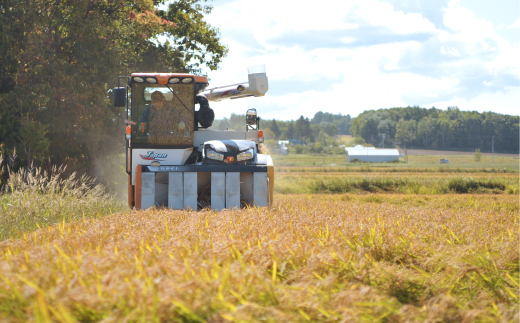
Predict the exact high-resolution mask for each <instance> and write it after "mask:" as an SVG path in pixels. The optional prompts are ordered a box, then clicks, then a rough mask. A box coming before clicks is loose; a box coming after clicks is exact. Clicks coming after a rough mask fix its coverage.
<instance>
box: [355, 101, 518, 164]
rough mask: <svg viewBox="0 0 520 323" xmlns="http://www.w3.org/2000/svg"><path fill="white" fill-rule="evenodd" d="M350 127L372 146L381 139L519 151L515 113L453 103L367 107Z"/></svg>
mask: <svg viewBox="0 0 520 323" xmlns="http://www.w3.org/2000/svg"><path fill="white" fill-rule="evenodd" d="M350 131H351V133H352V135H354V136H357V137H361V138H363V139H364V140H365V141H366V142H367V143H370V144H373V145H374V146H382V145H383V139H384V144H385V147H388V146H394V147H395V146H396V145H398V146H400V147H404V145H405V144H406V146H407V147H408V148H418V149H440V150H458V151H475V150H476V149H480V150H481V151H482V152H491V150H492V148H494V150H495V152H503V153H515V154H517V153H518V152H519V116H511V115H504V114H499V113H495V112H482V113H480V112H477V111H461V110H459V109H458V108H457V107H449V108H448V109H447V110H440V109H436V108H431V109H425V108H420V107H403V108H391V109H379V110H368V111H364V112H363V113H361V114H360V115H358V116H357V117H356V118H354V119H353V121H352V128H351V129H350ZM492 146H494V147H492Z"/></svg>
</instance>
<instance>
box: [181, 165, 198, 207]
mask: <svg viewBox="0 0 520 323" xmlns="http://www.w3.org/2000/svg"><path fill="white" fill-rule="evenodd" d="M184 208H185V209H187V208H191V209H192V210H197V173H191V172H186V173H184Z"/></svg>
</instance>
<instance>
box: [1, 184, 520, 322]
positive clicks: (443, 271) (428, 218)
mask: <svg viewBox="0 0 520 323" xmlns="http://www.w3.org/2000/svg"><path fill="white" fill-rule="evenodd" d="M371 196H372V199H367V198H368V196H359V195H339V194H336V195H332V194H322V195H319V196H318V195H281V194H277V195H276V203H275V205H274V206H273V207H272V208H271V209H267V208H251V209H244V210H227V211H222V212H212V211H209V210H206V211H201V212H192V211H170V210H165V209H162V210H148V211H139V212H137V211H130V212H122V213H118V214H112V215H109V216H106V217H101V218H84V219H80V220H79V221H74V222H70V223H67V222H62V223H59V224H57V225H54V226H51V227H48V228H46V229H41V230H37V231H34V232H32V233H26V234H24V235H23V236H22V238H20V239H8V240H4V241H2V242H0V250H1V254H0V255H1V259H0V320H1V321H9V322H26V321H35V322H51V321H55V322H97V321H103V322H122V321H126V322H163V321H171V322H230V321H234V322H257V321H258V322H259V321H270V322H351V321H357V322H377V321H379V322H423V321H429V322H476V321H481V322H487V321H490V322H512V321H518V319H519V314H518V313H519V311H518V291H519V285H518V281H519V275H518V270H519V254H518V243H519V241H518V208H515V207H514V206H513V205H517V202H518V198H517V196H510V195H487V196H474V195H465V196H464V197H470V198H472V199H473V201H474V202H473V203H477V200H479V201H482V203H483V204H486V205H490V204H493V203H495V205H502V206H503V207H501V208H494V207H480V206H479V205H473V206H469V207H464V206H463V204H461V203H463V201H464V200H465V198H464V197H461V195H443V196H442V197H441V198H439V199H434V200H432V199H430V200H428V199H427V198H428V196H420V198H421V199H422V200H424V201H425V202H424V203H423V204H421V203H419V204H415V202H414V200H413V199H403V198H402V197H403V195H391V194H373V195H371ZM404 196H406V195H404ZM486 200H487V201H488V202H489V203H486ZM399 201H401V202H399ZM448 205H449V206H448Z"/></svg>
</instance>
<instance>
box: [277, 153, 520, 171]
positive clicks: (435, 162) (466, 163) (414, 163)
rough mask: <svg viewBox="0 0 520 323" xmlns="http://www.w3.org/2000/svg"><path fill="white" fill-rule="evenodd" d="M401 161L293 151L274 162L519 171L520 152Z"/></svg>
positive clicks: (353, 167) (287, 167) (284, 167)
mask: <svg viewBox="0 0 520 323" xmlns="http://www.w3.org/2000/svg"><path fill="white" fill-rule="evenodd" d="M442 158H448V159H449V161H450V163H449V164H439V159H442ZM400 159H401V160H400V162H399V163H348V164H347V162H346V158H345V155H343V154H341V155H325V163H324V162H323V156H320V155H306V154H291V155H273V160H274V163H275V165H276V166H277V167H278V168H279V171H291V169H292V168H303V167H305V168H307V171H311V170H312V168H317V169H318V171H323V168H324V167H325V168H326V169H327V168H333V169H338V170H340V171H346V172H352V171H360V170H364V169H376V170H388V171H401V172H403V171H412V172H417V171H436V172H438V171H441V172H442V171H444V172H460V173H463V172H482V171H485V172H516V173H518V171H519V159H518V155H516V156H515V155H510V156H495V162H494V163H492V162H491V157H489V156H483V157H482V159H481V161H480V162H475V161H474V160H473V156H471V155H469V156H468V155H454V156H453V155H451V156H443V155H409V156H408V163H405V162H404V158H403V157H401V158H400Z"/></svg>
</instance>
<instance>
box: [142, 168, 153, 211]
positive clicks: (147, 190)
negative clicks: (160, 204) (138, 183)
mask: <svg viewBox="0 0 520 323" xmlns="http://www.w3.org/2000/svg"><path fill="white" fill-rule="evenodd" d="M154 205H155V173H143V174H142V187H141V208H142V209H147V208H150V207H153V206H154Z"/></svg>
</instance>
